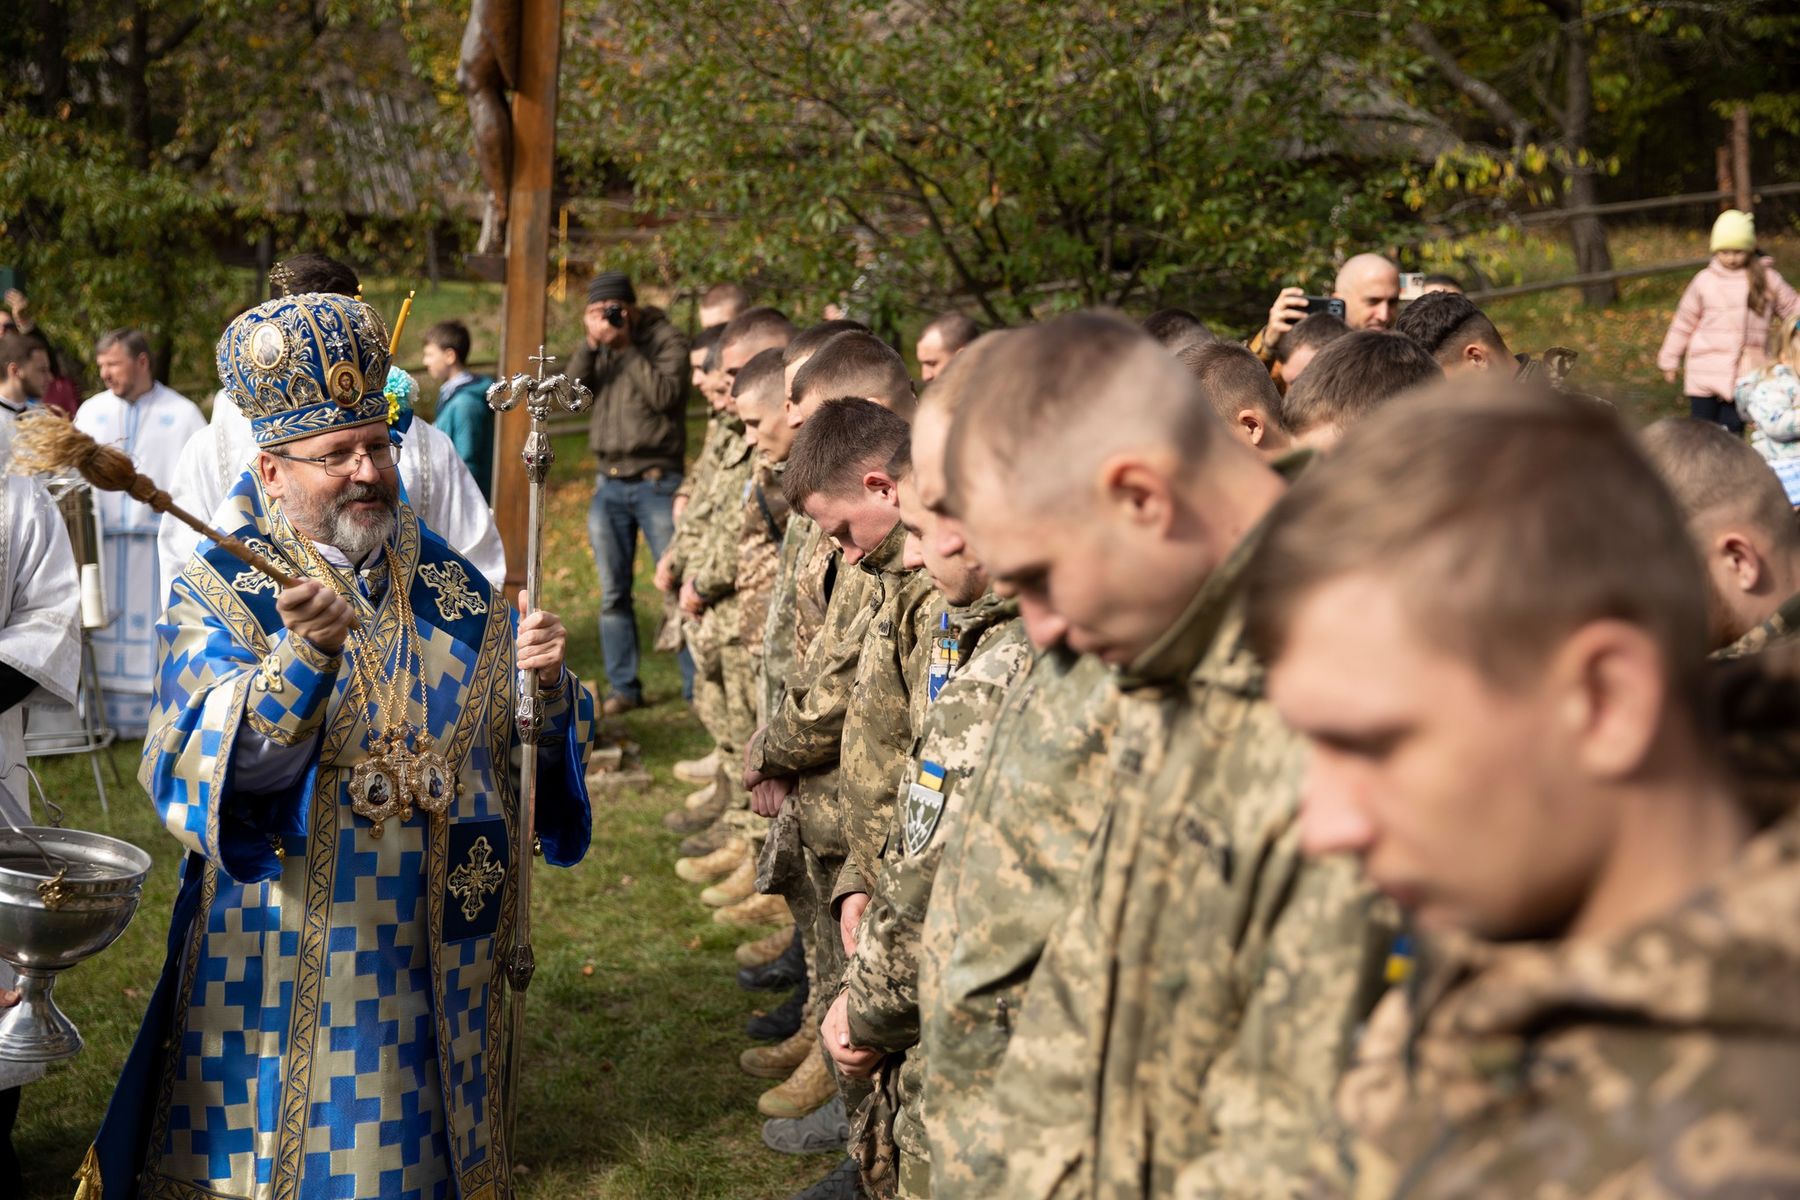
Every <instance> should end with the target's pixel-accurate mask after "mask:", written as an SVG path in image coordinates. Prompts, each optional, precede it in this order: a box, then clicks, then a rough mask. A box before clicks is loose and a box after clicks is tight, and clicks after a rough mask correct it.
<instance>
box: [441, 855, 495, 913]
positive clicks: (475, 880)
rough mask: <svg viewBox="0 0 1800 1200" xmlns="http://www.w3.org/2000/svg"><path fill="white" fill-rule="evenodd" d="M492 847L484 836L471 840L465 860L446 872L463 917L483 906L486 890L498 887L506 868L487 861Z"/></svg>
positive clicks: (490, 856) (485, 903)
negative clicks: (459, 903) (460, 903)
mask: <svg viewBox="0 0 1800 1200" xmlns="http://www.w3.org/2000/svg"><path fill="white" fill-rule="evenodd" d="M493 855H494V847H493V846H492V845H491V844H490V843H489V842H488V840H487V838H485V837H478V838H476V839H475V844H474V845H473V846H470V847H469V861H468V862H466V863H464V864H463V865H462V866H460V867H458V868H456V870H454V871H452V872H450V881H449V887H450V894H451V895H452V896H455V897H457V898H459V899H460V900H461V901H462V914H463V920H465V921H473V920H474V919H475V918H476V917H479V916H480V915H481V910H482V909H483V908H486V907H487V897H488V893H489V892H495V891H499V890H500V881H501V880H503V879H505V878H506V868H505V867H502V866H501V865H500V864H498V863H496V862H492V861H490V860H491V859H492V858H493Z"/></svg>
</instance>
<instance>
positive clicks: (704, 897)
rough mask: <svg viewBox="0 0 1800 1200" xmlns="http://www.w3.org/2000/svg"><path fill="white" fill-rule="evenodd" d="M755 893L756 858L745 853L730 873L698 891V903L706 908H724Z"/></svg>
mask: <svg viewBox="0 0 1800 1200" xmlns="http://www.w3.org/2000/svg"><path fill="white" fill-rule="evenodd" d="M755 894H756V860H755V859H753V858H751V857H750V856H749V855H747V854H746V855H745V856H744V857H743V858H741V859H739V860H738V864H737V866H735V867H733V868H732V869H731V874H729V875H727V876H725V878H723V879H721V880H719V882H717V883H715V884H713V885H712V886H711V887H709V888H707V889H706V890H705V891H704V892H701V893H700V903H702V904H704V905H706V907H708V908H724V907H726V906H727V905H731V904H736V903H737V902H738V901H740V900H744V899H747V898H749V897H751V896H754V895H755Z"/></svg>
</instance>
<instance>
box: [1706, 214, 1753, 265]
mask: <svg viewBox="0 0 1800 1200" xmlns="http://www.w3.org/2000/svg"><path fill="white" fill-rule="evenodd" d="M1712 249H1713V253H1715V254H1717V253H1718V252H1719V251H1721V250H1754V249H1756V218H1755V217H1753V216H1751V215H1750V214H1749V213H1747V212H1742V211H1740V210H1738V209H1735V208H1728V209H1726V210H1725V211H1724V212H1722V213H1720V214H1719V219H1718V220H1716V221H1714V222H1713V231H1712Z"/></svg>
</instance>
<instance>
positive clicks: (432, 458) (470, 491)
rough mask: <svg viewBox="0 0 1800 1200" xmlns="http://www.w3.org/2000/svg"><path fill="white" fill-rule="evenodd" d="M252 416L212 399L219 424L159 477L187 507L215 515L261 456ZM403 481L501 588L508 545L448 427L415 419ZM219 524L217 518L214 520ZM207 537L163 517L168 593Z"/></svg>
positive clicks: (403, 454)
mask: <svg viewBox="0 0 1800 1200" xmlns="http://www.w3.org/2000/svg"><path fill="white" fill-rule="evenodd" d="M256 453H257V449H256V439H255V438H253V437H252V436H251V433H250V421H249V418H247V417H245V416H244V414H243V413H241V412H239V411H238V407H237V405H235V404H233V403H232V402H231V398H230V397H229V396H228V395H226V394H225V392H224V391H223V390H221V391H220V392H219V393H218V394H217V395H216V396H214V397H213V411H212V424H211V425H209V426H207V427H206V428H204V429H202V430H200V431H199V432H198V433H196V434H194V435H193V437H191V438H189V439H188V443H187V447H186V448H185V449H183V450H182V452H181V460H180V462H178V463H177V464H176V466H175V470H174V472H173V473H172V474H171V475H170V476H169V477H168V478H166V479H164V478H161V477H159V478H158V479H157V482H158V483H159V484H161V485H162V486H163V487H164V488H166V489H167V490H168V493H169V495H170V496H171V497H172V498H173V499H174V501H175V503H176V504H179V505H180V506H181V507H182V508H185V509H187V511H189V512H191V513H194V514H196V515H198V516H202V517H210V516H212V515H214V514H215V513H216V511H217V510H218V508H219V506H220V505H221V504H223V503H224V502H225V497H226V495H227V493H229V492H230V491H231V489H232V487H233V486H235V485H236V484H237V481H238V477H239V476H241V475H242V474H243V473H244V472H245V471H246V470H248V469H249V468H250V467H251V465H252V464H254V463H255V461H256ZM400 481H401V483H402V484H404V485H405V487H406V502H407V503H408V504H409V505H411V506H412V510H413V511H414V512H416V513H418V514H419V517H420V519H421V520H423V521H424V522H425V524H426V525H427V526H429V527H430V528H431V529H432V530H433V531H434V532H436V533H437V534H438V535H439V536H440V537H442V538H443V539H444V540H445V541H446V542H448V543H450V547H451V549H453V550H455V551H456V552H457V553H459V554H461V555H462V556H463V557H464V558H466V559H468V560H469V561H470V562H471V563H473V564H475V568H476V570H478V571H480V572H481V573H482V575H483V576H485V577H486V578H487V581H488V582H489V583H491V584H493V585H494V586H495V587H496V588H498V587H502V586H504V584H505V583H506V548H505V547H504V546H502V545H501V544H500V531H499V529H498V528H496V527H495V525H494V514H493V513H492V512H490V511H489V510H488V506H487V501H486V500H485V499H484V498H483V497H482V495H481V488H480V487H478V486H477V485H476V483H475V477H474V476H473V475H471V474H469V468H468V467H467V466H465V465H464V463H463V460H462V458H461V456H460V455H458V454H457V452H456V444H455V443H454V442H452V441H451V440H450V439H449V437H448V436H447V435H445V434H444V433H443V431H441V430H439V429H437V428H434V427H433V426H432V425H431V424H429V423H428V422H426V421H422V420H419V419H417V418H415V419H414V420H413V422H412V424H411V425H410V426H409V427H408V428H407V431H406V434H405V436H404V437H403V438H402V439H401V442H400ZM215 524H216V522H215ZM199 544H200V535H199V534H197V533H195V532H194V531H193V530H192V529H189V528H188V527H187V526H186V525H184V524H182V523H181V522H180V521H177V520H176V519H175V518H174V517H168V516H165V517H164V518H163V519H162V529H161V531H160V532H159V533H158V534H157V553H158V555H159V556H160V557H161V559H162V578H163V583H164V590H165V591H166V590H167V585H168V584H169V583H172V582H173V581H174V580H175V579H176V578H177V577H178V576H180V574H181V572H182V569H183V568H184V567H186V566H187V563H188V559H190V558H192V557H193V556H194V547H196V546H198V545H199Z"/></svg>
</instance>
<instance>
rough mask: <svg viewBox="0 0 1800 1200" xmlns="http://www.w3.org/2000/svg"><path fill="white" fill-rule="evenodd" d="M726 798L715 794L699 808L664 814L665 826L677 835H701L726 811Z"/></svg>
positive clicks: (680, 809) (679, 809)
mask: <svg viewBox="0 0 1800 1200" xmlns="http://www.w3.org/2000/svg"><path fill="white" fill-rule="evenodd" d="M725 803H726V797H724V796H723V795H720V794H719V793H718V792H716V791H715V792H714V793H713V795H712V796H711V797H710V798H709V799H708V800H707V801H706V803H705V804H703V805H701V806H700V807H699V808H678V809H676V810H675V811H674V812H668V813H664V814H663V824H664V825H665V826H666V827H668V828H669V829H672V830H673V831H675V832H676V833H699V832H700V831H701V830H702V829H705V828H706V827H707V826H708V825H711V824H712V823H713V822H714V821H716V820H718V819H719V814H721V813H723V812H724V811H725Z"/></svg>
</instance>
